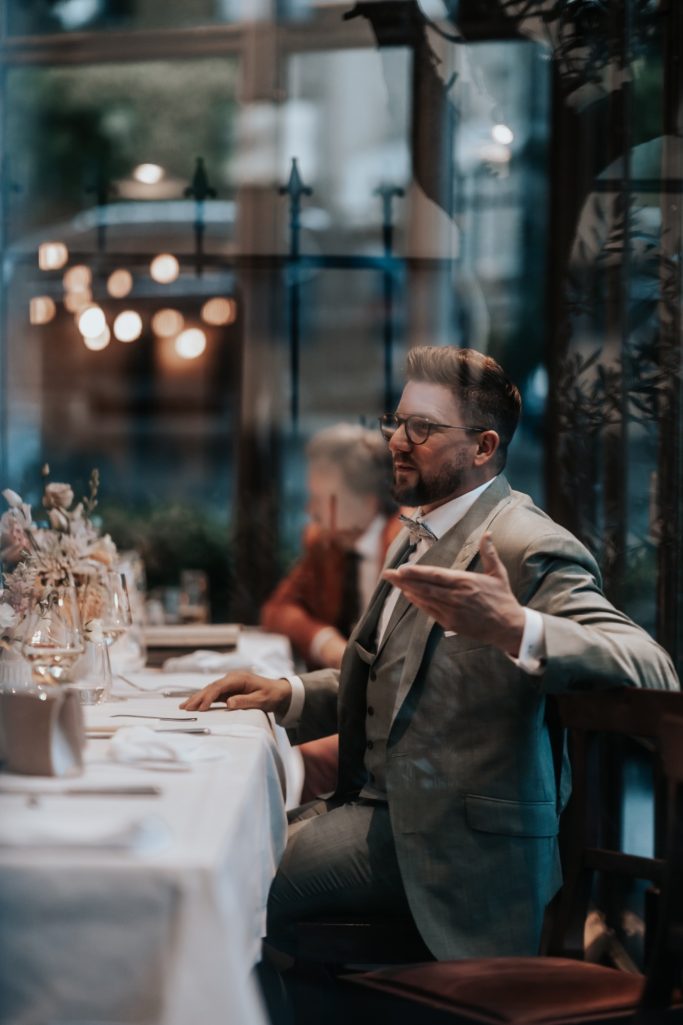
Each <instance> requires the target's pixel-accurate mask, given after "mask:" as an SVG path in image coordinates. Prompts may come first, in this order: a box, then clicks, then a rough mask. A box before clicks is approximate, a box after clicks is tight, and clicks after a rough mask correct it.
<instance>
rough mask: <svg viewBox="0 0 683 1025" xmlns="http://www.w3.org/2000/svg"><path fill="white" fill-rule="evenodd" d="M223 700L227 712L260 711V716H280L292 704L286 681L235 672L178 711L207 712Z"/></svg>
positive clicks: (210, 685)
mask: <svg viewBox="0 0 683 1025" xmlns="http://www.w3.org/2000/svg"><path fill="white" fill-rule="evenodd" d="M223 700H224V701H225V704H226V706H227V708H228V709H229V710H230V711H234V710H235V709H238V708H260V709H261V711H263V712H274V713H275V714H276V715H284V714H285V713H286V711H287V709H288V708H289V704H290V701H291V700H292V685H291V684H290V683H289V681H288V680H270V679H268V677H266V676H257V675H256V674H255V673H246V672H243V671H241V670H236V671H235V672H232V673H227V674H226V675H225V676H221V678H220V680H214V682H213V683H210V684H208V686H206V687H203V688H202V690H200V691H197V693H196V694H193V695H192V697H189V698H186V700H185V701H183V702H182V704H181V705H180V707H181V708H184V709H185V710H186V711H188V712H207V711H208V710H209V709H210V708H211V705H212V704H213V703H214V702H215V701H223Z"/></svg>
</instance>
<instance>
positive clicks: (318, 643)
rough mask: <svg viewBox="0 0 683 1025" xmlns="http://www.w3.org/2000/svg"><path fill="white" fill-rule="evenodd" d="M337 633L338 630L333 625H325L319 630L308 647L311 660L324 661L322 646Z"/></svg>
mask: <svg viewBox="0 0 683 1025" xmlns="http://www.w3.org/2000/svg"><path fill="white" fill-rule="evenodd" d="M336 633H337V631H336V630H335V628H334V627H333V626H324V627H323V628H322V630H318V632H317V634H316V635H315V637H314V638H313V640H312V641H311V644H310V647H309V649H308V656H309V658H310V660H311V662H316V663H322V656H321V650H322V647H323V645H324V644H325V642H326V641H328V640H329V639H330V637H334V635H335V634H336Z"/></svg>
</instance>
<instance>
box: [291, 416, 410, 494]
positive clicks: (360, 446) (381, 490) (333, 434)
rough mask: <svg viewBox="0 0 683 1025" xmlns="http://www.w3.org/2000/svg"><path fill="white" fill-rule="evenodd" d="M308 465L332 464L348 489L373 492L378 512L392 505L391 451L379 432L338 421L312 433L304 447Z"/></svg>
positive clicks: (362, 492) (356, 491) (365, 492)
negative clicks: (338, 471) (339, 471)
mask: <svg viewBox="0 0 683 1025" xmlns="http://www.w3.org/2000/svg"><path fill="white" fill-rule="evenodd" d="M306 456H307V458H308V462H309V464H312V463H318V464H330V463H331V464H333V465H334V466H336V467H338V468H339V469H340V470H341V473H342V477H343V479H344V482H345V483H346V485H347V487H348V488H349V490H351V491H353V492H355V494H357V495H376V497H377V498H378V499H379V503H380V509H381V511H382V512H385V513H391V512H393V511H394V510H395V509H396V505H395V503H394V501H393V499H392V497H391V488H392V484H393V475H392V468H391V454H390V452H389V449H388V447H387V443H386V442H385V440H384V438H383V437H382V435H381V434H380V433H379V431H371V430H368V428H367V427H361V426H360V425H359V424H347V423H339V424H334V425H333V426H332V427H326V428H325V429H324V430H322V431H319V432H318V433H317V434H314V435H313V437H312V438H311V440H310V441H309V443H308V445H307V446H306Z"/></svg>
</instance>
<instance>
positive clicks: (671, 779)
mask: <svg viewBox="0 0 683 1025" xmlns="http://www.w3.org/2000/svg"><path fill="white" fill-rule="evenodd" d="M557 707H558V710H559V719H560V723H561V725H562V726H563V727H565V728H566V729H568V730H569V737H570V745H571V758H572V767H573V774H574V786H573V795H572V799H571V801H570V805H569V807H568V809H567V811H566V812H565V815H564V816H563V818H564V820H565V821H564V832H565V838H566V839H568V843H566V844H565V848H564V849H565V853H566V856H567V860H566V867H565V883H564V885H563V888H562V891H561V894H560V898H559V901H558V902H557V906H556V909H555V916H554V921H553V927H552V929H551V931H550V936H549V942H548V950H549V953H550V955H551V956H539V957H500V958H483V959H472V960H463V961H456V962H439V963H437V962H433V961H432V962H430V963H423V964H414V965H408V966H402V967H396V968H387V969H382V970H380V971H372V972H365V973H360V974H357V975H353V976H348V977H345V978H344V980H343V983H344V988H345V990H346V993H347V996H348V1006H347V1008H346V1011H345V1013H346V1015H347V1017H348V1018H349V1019H350V1020H354V1021H355V1022H356V1023H363V1022H366V1021H367V1022H370V1021H372V1022H376V1023H378V1025H384V1023H385V1022H386V1023H390V1025H445V1023H449V1025H474V1023H476V1025H588V1023H592V1022H610V1023H612V1025H614V1023H617V1022H627V1021H628V1022H636V1021H637V1022H638V1023H643V1025H644V1023H649V1025H655V1023H657V1025H659V1023H660V1022H661V1023H663V1022H669V1021H683V1003H682V1002H681V1000H680V992H679V989H678V987H679V985H680V981H681V968H682V965H683V694H678V693H670V692H660V691H640V690H632V689H626V690H622V691H610V692H603V693H600V694H577V695H571V696H569V695H567V696H562V697H561V698H559V699H558V700H557ZM598 738H601V742H604V741H605V740H608V741H609V740H610V739H611V740H614V739H617V740H619V739H621V738H637V739H638V741H639V743H641V744H644V745H645V747H646V748H647V749H648V750H649V751H650V752H651V754H652V757H653V761H654V763H655V766H656V769H657V772H658V773H660V774H661V779H663V781H664V782H665V783H666V794H665V808H666V858H665V859H662V858H657V857H651V858H650V857H647V858H646V857H637V856H634V855H629V854H624V853H622V852H620V851H619V850H609V849H606V848H605V847H604V846H602V845H601V844H602V842H603V841H602V840H601V839H600V838H598V840H599V842H598V844H596V833H598V834H599V831H600V830H599V827H600V824H601V822H602V823H603V824H604V820H605V815H604V814H602V812H604V809H605V805H604V803H602V804H600V805H599V806H598V808H597V812H598V814H596V800H598V801H599V800H600V796H599V789H600V787H599V784H600V780H599V779H598V780H597V784H598V785H597V786H596V776H595V773H594V772H593V771H591V759H592V758H593V753H594V749H595V744H596V740H597V739H598ZM641 738H644V739H642V740H641ZM567 827H568V831H569V832H568V836H567ZM603 833H604V830H603ZM596 876H599V877H602V878H614V877H615V876H619V877H621V878H627V879H644V880H646V881H648V882H650V883H652V884H654V885H655V887H657V888H661V893H662V896H661V899H660V900H659V901H657V903H656V912H657V914H656V918H657V923H656V926H655V925H652V924H651V923H650V933H651V936H652V934H654V938H652V940H651V943H650V952H649V960H648V966H647V972H646V974H645V975H641V974H639V973H630V972H625V971H620V970H618V969H616V968H613V967H605V966H602V965H597V964H589V963H587V962H585V961H582V960H577V959H576V955H577V953H579V951H578V949H577V948H578V947H580V946H582V944H581V943H577V936H578V935H579V934H581V933H582V931H583V923H584V922H585V916H586V910H587V904H588V900H589V897H590V892H591V889H590V885H589V884H590V881H591V880H592V879H593V878H594V877H596ZM567 954H569V955H570V956H567ZM559 955H563V956H559Z"/></svg>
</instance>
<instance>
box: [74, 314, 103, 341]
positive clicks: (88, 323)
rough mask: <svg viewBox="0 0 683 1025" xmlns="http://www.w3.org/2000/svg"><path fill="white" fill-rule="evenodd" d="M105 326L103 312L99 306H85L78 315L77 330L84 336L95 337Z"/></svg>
mask: <svg viewBox="0 0 683 1025" xmlns="http://www.w3.org/2000/svg"><path fill="white" fill-rule="evenodd" d="M106 326H107V322H106V320H105V319H104V312H103V311H102V310H101V309H100V307H99V306H86V308H85V309H84V310H83V312H82V313H81V314H79V317H78V330H79V331H80V332H81V334H82V335H83V337H84V338H97V336H98V335H101V334H102V332H103V331H104V329H105V327H106Z"/></svg>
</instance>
